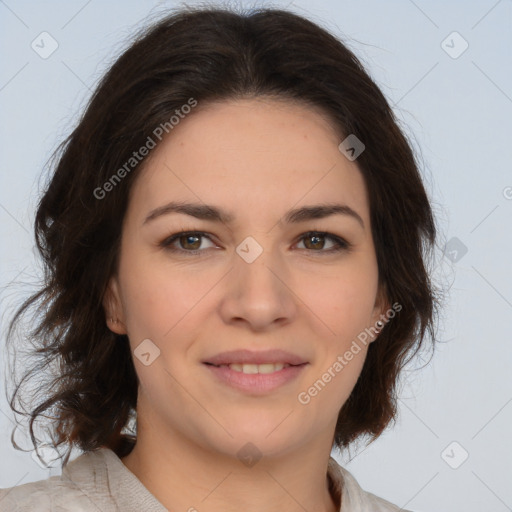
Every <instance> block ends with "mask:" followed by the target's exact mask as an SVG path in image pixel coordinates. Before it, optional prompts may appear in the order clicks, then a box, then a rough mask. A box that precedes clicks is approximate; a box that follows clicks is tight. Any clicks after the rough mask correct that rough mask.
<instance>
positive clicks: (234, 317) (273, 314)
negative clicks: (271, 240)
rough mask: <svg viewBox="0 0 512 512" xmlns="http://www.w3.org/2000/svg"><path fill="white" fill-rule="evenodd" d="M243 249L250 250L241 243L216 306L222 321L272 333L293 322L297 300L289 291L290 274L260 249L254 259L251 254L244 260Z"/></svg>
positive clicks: (277, 260) (290, 286)
mask: <svg viewBox="0 0 512 512" xmlns="http://www.w3.org/2000/svg"><path fill="white" fill-rule="evenodd" d="M247 247H249V250H254V247H251V246H250V245H249V246H243V244H241V247H239V253H237V254H236V255H235V257H234V267H233V269H232V270H231V272H230V273H229V275H228V276H227V285H226V287H225V293H224V296H223V297H222V300H221V304H220V313H221V316H222V318H223V320H224V322H226V323H230V324H246V325H247V326H248V327H249V328H250V329H251V330H253V331H265V330H273V329H275V328H279V327H280V326H283V325H285V324H287V323H290V322H293V320H294V319H295V318H296V315H297V311H298V304H297V301H298V298H297V295H296V294H294V292H293V276H292V273H291V272H290V270H289V269H287V268H286V265H285V263H284V262H283V261H282V259H281V258H279V255H277V254H273V253H272V252H271V251H270V250H268V251H267V250H263V251H262V252H261V253H260V254H259V255H258V256H257V257H256V259H254V260H252V257H254V254H252V255H251V256H252V257H246V256H245V254H244V249H247ZM251 260H252V261H251Z"/></svg>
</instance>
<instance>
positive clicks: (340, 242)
mask: <svg viewBox="0 0 512 512" xmlns="http://www.w3.org/2000/svg"><path fill="white" fill-rule="evenodd" d="M184 236H196V237H198V238H207V239H208V240H210V242H212V243H215V242H213V240H212V239H211V238H210V237H209V236H208V235H207V233H205V232H203V231H181V232H179V233H175V234H174V235H171V236H168V237H167V238H165V239H164V240H162V241H161V242H160V243H159V246H160V247H162V248H164V249H165V250H167V251H169V252H173V253H177V252H178V253H182V254H187V255H191V256H194V255H200V254H202V253H204V252H205V249H196V250H193V251H187V250H186V249H177V248H176V247H172V246H171V244H172V243H173V242H175V241H176V240H178V239H179V238H181V237H184ZM312 236H320V237H322V238H325V239H328V240H331V241H332V242H334V243H335V244H336V245H337V247H334V248H331V249H328V250H321V249H320V250H318V251H315V250H314V249H307V248H306V249H303V250H306V251H310V252H313V253H324V254H333V253H338V252H342V251H349V250H350V249H351V247H352V245H351V244H350V243H349V242H347V241H346V240H344V239H343V238H340V237H339V236H336V235H333V234H332V233H327V232H325V231H315V230H313V231H308V232H306V233H304V234H303V235H302V236H301V237H300V238H299V242H300V241H302V240H303V239H305V238H308V237H312Z"/></svg>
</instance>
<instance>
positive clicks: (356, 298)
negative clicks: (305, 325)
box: [308, 267, 377, 342]
mask: <svg viewBox="0 0 512 512" xmlns="http://www.w3.org/2000/svg"><path fill="white" fill-rule="evenodd" d="M376 293H377V273H376V272H374V271H373V269H372V268H370V267H365V268H361V269H353V268H348V267H347V268H346V269H340V270H339V272H337V273H336V274H333V275H331V276H327V277H325V278H323V279H321V280H317V282H316V286H315V292H314V294H311V293H310V294H309V297H310V299H309V301H308V302H309V304H311V309H312V310H313V311H314V312H315V313H317V315H318V316H319V318H320V319H321V320H322V322H323V323H324V324H325V325H326V326H327V327H329V330H330V331H331V332H330V334H331V335H332V337H333V339H336V340H338V341H339V342H343V341H349V340H351V339H352V338H353V337H355V336H356V335H357V334H358V333H359V332H361V330H364V329H365V328H366V327H368V322H369V319H370V317H371V315H372V312H373V309H374V306H375V299H376Z"/></svg>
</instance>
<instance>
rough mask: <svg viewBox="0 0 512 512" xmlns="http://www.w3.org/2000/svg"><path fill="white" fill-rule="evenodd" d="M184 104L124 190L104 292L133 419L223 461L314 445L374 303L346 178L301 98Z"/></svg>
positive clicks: (353, 194)
mask: <svg viewBox="0 0 512 512" xmlns="http://www.w3.org/2000/svg"><path fill="white" fill-rule="evenodd" d="M200 108H201V104H199V106H198V108H197V109H196V110H195V111H193V112H192V113H191V114H190V115H189V116H188V117H185V118H184V119H182V120H181V121H180V123H179V124H178V125H177V126H175V127H174V128H173V130H172V132H171V133H170V135H169V137H168V138H167V139H164V140H163V142H162V143H160V145H159V146H158V147H157V148H155V149H153V150H152V151H153V153H152V155H151V159H150V160H148V161H147V162H146V164H147V165H146V166H145V167H144V169H143V170H142V171H141V174H140V175H139V176H138V177H137V180H136V181H135V183H134V185H133V188H132V190H131V197H130V203H129V207H128V211H127V214H126V218H125V222H124V225H123V236H122V243H121V253H120V263H119V269H118V273H117V275H116V276H115V277H113V278H112V280H111V282H110V287H109V292H108V294H107V297H108V300H106V301H105V304H106V305H108V308H109V312H108V313H107V314H108V316H113V317H117V318H118V319H119V323H117V324H112V323H109V326H110V327H111V328H112V330H114V331H116V332H118V333H127V334H128V337H129V340H130V345H131V349H132V351H134V357H133V359H134V364H135V368H136V371H137V374H138V376H139V380H140V387H139V401H138V414H139V424H142V423H141V422H145V423H146V424H147V425H149V424H150V425H151V427H149V428H151V429H152V431H153V433H154V434H155V435H156V436H157V437H159V438H161V439H169V438H170V437H169V436H172V438H176V437H179V438H186V439H187V440H188V441H190V442H192V443H194V444H196V445H199V446H201V447H203V448H206V449H209V450H212V451H215V452H217V453H223V454H226V455H229V456H235V454H236V453H237V452H238V451H239V450H240V449H241V448H242V447H243V446H244V445H245V444H246V443H247V442H251V443H252V444H253V445H255V446H256V447H257V449H258V450H259V451H260V452H261V453H262V454H264V455H267V456H272V455H279V454H283V453H285V451H287V450H290V449H298V448H303V447H304V446H306V445H307V443H313V442H318V439H323V440H324V441H323V442H324V443H325V444H326V445H329V448H330V445H331V442H332V436H333V434H334V428H335V424H336V420H337V416H338V412H339V410H340V408H341V406H342V405H343V404H344V402H345V401H346V400H347V398H348V396H349V394H350V392H351V391H352V389H353V387H354V385H355V383H356V381H357V378H358V376H359V374H360V372H361V369H362V366H363V363H364V359H365V356H366V352H367V345H365V344H364V343H361V342H360V341H358V342H357V346H358V347H359V350H358V351H357V350H356V349H355V348H354V343H353V342H354V340H356V341H357V339H358V338H357V337H358V335H360V333H362V332H364V331H365V329H366V328H369V327H374V326H375V323H376V321H377V320H379V318H380V316H381V314H382V313H384V311H385V310H386V306H387V305H386V304H379V303H378V295H379V294H378V271H377V262H376V257H375V250H374V246H373V242H372V236H371V227H370V218H369V204H368V199H367V194H366V189H365V185H364V181H363V178H362V175H361V173H360V171H359V170H358V167H357V165H356V162H353V161H349V160H348V159H347V158H346V157H345V156H344V155H343V154H342V153H341V152H340V150H339V149H338V145H339V143H340V142H341V140H340V139H339V137H338V136H337V135H336V133H335V132H334V130H333V129H332V127H331V126H330V125H329V124H328V122H327V121H326V120H325V118H324V117H322V116H321V115H320V114H319V113H318V112H316V111H314V110H312V109H310V108H308V107H306V106H298V105H296V104H293V103H290V102H284V101H277V100H263V99H246V100H239V101H226V102H222V103H216V104H210V105H208V106H207V108H205V109H202V110H200ZM118 186H119V185H118ZM105 200H108V198H106V199H105ZM178 205H181V206H180V208H182V210H181V211H177V210H178V208H177V206H178ZM327 205H328V206H331V207H332V206H337V207H339V210H338V213H334V214H333V213H332V211H331V212H329V211H324V210H322V208H323V207H325V206H327ZM185 210H186V211H187V212H188V213H185ZM219 219H222V220H219ZM183 231H185V232H189V233H188V235H181V236H176V237H174V235H176V234H178V233H180V232H183ZM191 232H192V233H191ZM311 232H316V234H315V233H311ZM324 233H328V235H325V234H324ZM370 339H371V338H370ZM370 339H369V341H370ZM351 347H352V348H351ZM347 352H350V353H351V355H352V357H350V355H347Z"/></svg>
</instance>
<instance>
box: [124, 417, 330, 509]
mask: <svg viewBox="0 0 512 512" xmlns="http://www.w3.org/2000/svg"><path fill="white" fill-rule="evenodd" d="M153 427H154V425H153ZM137 430H138V434H137V443H136V445H135V447H134V448H133V450H132V452H131V453H130V454H129V455H127V456H126V457H123V458H122V462H123V464H125V466H126V467H127V468H128V469H129V470H130V471H131V472H132V473H133V474H135V476H137V478H138V479H139V480H140V481H141V482H142V484H143V485H144V486H145V487H146V488H147V489H148V490H149V492H151V493H152V494H153V495H154V496H155V497H156V499H157V500H158V501H160V503H161V504H162V505H163V506H164V507H166V508H167V509H168V510H186V511H190V512H197V511H202V510H208V512H221V511H222V512H232V511H233V512H234V511H239V510H244V511H247V512H257V511H261V510H265V511H267V512H278V511H279V512H287V511H290V512H292V511H293V512H303V511H304V510H307V511H308V512H337V511H339V510H340V503H339V502H337V500H335V499H334V498H333V497H332V496H331V494H330V491H329V482H328V479H327V464H328V460H329V455H330V447H329V446H328V445H326V443H325V442H324V443H323V446H322V445H321V443H319V442H313V443H311V445H309V446H305V447H303V449H301V450H297V451H294V452H293V453H288V454H286V455H285V456H284V455H283V456H280V457H272V458H268V457H263V458H261V459H260V460H259V461H258V462H256V463H255V464H253V465H250V464H251V463H250V462H248V463H246V464H244V463H243V462H242V461H241V460H239V459H237V458H233V457H232V456H228V455H223V454H219V453H218V452H212V451H209V450H207V449H204V448H202V447H200V446H197V444H193V443H191V442H190V440H189V439H187V438H185V437H183V436H179V434H177V433H175V432H173V433H168V432H166V435H165V437H162V436H158V435H155V429H154V428H152V429H151V432H148V430H147V429H145V428H144V426H143V425H138V429H137ZM158 431H159V432H161V430H159V429H158ZM146 434H148V435H146ZM319 437H321V436H319Z"/></svg>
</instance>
